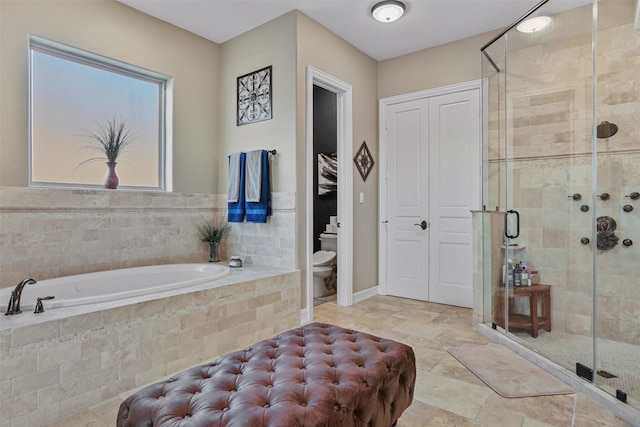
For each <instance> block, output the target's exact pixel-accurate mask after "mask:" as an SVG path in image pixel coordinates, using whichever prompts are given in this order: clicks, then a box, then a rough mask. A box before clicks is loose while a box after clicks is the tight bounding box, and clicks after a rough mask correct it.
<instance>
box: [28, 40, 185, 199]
mask: <svg viewBox="0 0 640 427" xmlns="http://www.w3.org/2000/svg"><path fill="white" fill-rule="evenodd" d="M34 52H37V53H40V54H45V55H50V56H53V57H56V58H58V59H62V60H66V61H71V62H75V63H77V64H80V65H85V66H88V67H93V68H95V69H98V70H102V71H107V72H111V73H115V74H118V75H120V76H124V77H129V78H132V79H136V80H140V81H144V82H148V83H153V84H156V85H158V89H159V105H158V116H159V117H158V127H159V128H158V165H157V167H158V177H157V178H158V186H157V187H147V186H119V187H118V189H128V190H143V191H167V192H170V191H173V173H172V170H173V157H172V152H173V149H172V148H173V141H172V134H173V128H172V123H173V77H171V76H167V75H165V74H161V73H158V72H155V71H151V70H148V69H145V68H142V67H139V66H136V65H133V64H128V63H126V62H122V61H119V60H116V59H113V58H109V57H106V56H103V55H99V54H96V53H93V52H89V51H86V50H83V49H79V48H76V47H72V46H69V45H66V44H63V43H59V42H55V41H52V40H48V39H45V38H43V37H39V36H36V35H33V34H29V117H28V120H29V123H28V128H29V130H28V139H29V141H28V142H29V156H28V157H29V160H28V161H29V187H63V188H64V187H66V188H104V187H103V186H102V185H97V184H78V183H65V182H41V181H34V180H33V143H34V141H33V124H34V123H33V100H34V90H33V71H34V70H33V54H34Z"/></svg>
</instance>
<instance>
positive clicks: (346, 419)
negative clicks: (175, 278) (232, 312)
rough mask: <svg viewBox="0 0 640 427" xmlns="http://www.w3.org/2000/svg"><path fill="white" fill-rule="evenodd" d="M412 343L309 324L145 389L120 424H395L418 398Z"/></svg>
mask: <svg viewBox="0 0 640 427" xmlns="http://www.w3.org/2000/svg"><path fill="white" fill-rule="evenodd" d="M415 379H416V366H415V355H414V353H413V350H412V349H411V347H409V346H407V345H404V344H401V343H398V342H395V341H391V340H388V339H384V338H379V337H376V336H373V335H369V334H366V333H363V332H358V331H354V330H350V329H344V328H340V327H338V326H333V325H328V324H322V323H311V324H309V325H305V326H302V327H300V328H296V329H292V330H290V331H287V332H284V333H282V334H280V335H278V336H276V337H274V338H272V339H268V340H264V341H260V342H258V343H256V344H254V345H252V346H250V347H248V348H246V349H244V350H241V351H237V352H234V353H230V354H227V355H225V356H221V357H219V358H217V359H215V360H214V361H213V362H211V363H208V364H205V365H201V366H197V367H194V368H191V369H188V370H186V371H183V372H181V373H179V374H177V375H175V376H174V377H172V378H170V379H168V380H166V381H162V382H158V383H156V384H153V385H150V386H148V387H145V388H144V389H142V390H140V391H138V392H136V393H134V394H133V395H131V396H129V397H128V398H127V399H126V400H125V401H124V402H122V404H121V405H120V410H119V411H118V418H117V426H118V427H134V426H135V427H142V426H144V427H150V426H170V425H171V426H178V425H182V426H189V427H204V426H206V427H216V426H220V427H263V426H264V427H276V426H278V427H296V426H300V427H302V426H305V427H314V426H317V427H319V426H323V427H330V426H335V427H349V426H353V427H356V426H357V427H360V426H372V427H389V426H391V425H393V424H395V423H396V421H397V420H398V418H399V417H400V415H401V414H402V412H403V411H404V410H405V409H406V408H408V407H409V405H410V404H411V401H412V400H413V389H414V385H415Z"/></svg>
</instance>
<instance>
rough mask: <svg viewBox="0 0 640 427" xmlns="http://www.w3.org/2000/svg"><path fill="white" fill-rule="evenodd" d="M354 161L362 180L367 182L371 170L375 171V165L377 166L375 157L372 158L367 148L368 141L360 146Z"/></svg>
mask: <svg viewBox="0 0 640 427" xmlns="http://www.w3.org/2000/svg"><path fill="white" fill-rule="evenodd" d="M353 161H354V162H355V164H356V167H357V168H358V172H360V176H361V177H362V180H363V181H366V180H367V177H368V176H369V172H371V169H373V165H375V162H374V161H373V157H372V156H371V152H370V151H369V148H368V147H367V142H366V141H362V145H361V146H360V149H358V152H357V153H356V156H355V157H354V158H353Z"/></svg>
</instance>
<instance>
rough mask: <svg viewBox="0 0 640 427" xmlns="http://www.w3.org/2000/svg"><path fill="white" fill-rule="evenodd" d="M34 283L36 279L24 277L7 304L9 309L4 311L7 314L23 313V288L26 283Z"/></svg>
mask: <svg viewBox="0 0 640 427" xmlns="http://www.w3.org/2000/svg"><path fill="white" fill-rule="evenodd" d="M34 283H36V281H35V280H33V279H31V278H28V279H24V280H23V281H22V282H20V283H18V285H17V286H16V288H15V289H14V290H13V291H11V298H10V299H9V305H8V306H7V311H6V312H5V313H4V315H5V316H7V315H11V314H19V313H22V310H20V297H21V296H22V288H24V287H25V286H26V285H33V284H34Z"/></svg>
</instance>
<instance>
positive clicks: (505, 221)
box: [504, 209, 520, 239]
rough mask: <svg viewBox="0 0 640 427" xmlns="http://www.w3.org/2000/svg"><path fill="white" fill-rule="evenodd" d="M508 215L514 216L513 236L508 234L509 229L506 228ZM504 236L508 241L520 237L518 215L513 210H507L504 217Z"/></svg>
mask: <svg viewBox="0 0 640 427" xmlns="http://www.w3.org/2000/svg"><path fill="white" fill-rule="evenodd" d="M510 214H515V215H516V234H515V235H511V234H509V228H508V222H509V221H507V220H508V217H509V215H510ZM504 235H505V237H507V238H508V239H517V238H518V236H520V213H519V212H518V211H514V210H513V209H511V210H508V211H507V213H506V215H505V216H504Z"/></svg>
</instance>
